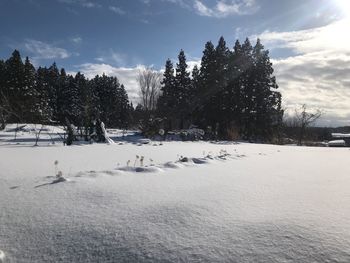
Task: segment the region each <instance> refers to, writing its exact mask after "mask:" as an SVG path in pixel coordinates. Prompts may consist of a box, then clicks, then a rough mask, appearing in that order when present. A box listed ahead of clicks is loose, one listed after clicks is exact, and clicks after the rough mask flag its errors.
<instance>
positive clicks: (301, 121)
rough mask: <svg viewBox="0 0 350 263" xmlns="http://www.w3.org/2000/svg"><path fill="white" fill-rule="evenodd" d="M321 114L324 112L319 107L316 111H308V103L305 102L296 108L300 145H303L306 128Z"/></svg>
mask: <svg viewBox="0 0 350 263" xmlns="http://www.w3.org/2000/svg"><path fill="white" fill-rule="evenodd" d="M321 116H322V112H321V110H319V109H317V110H316V111H315V112H308V111H307V106H306V104H303V105H302V106H301V108H300V109H296V110H295V124H296V126H297V127H299V137H298V145H301V142H302V140H303V138H304V136H305V131H306V129H307V128H308V127H309V126H310V125H312V124H313V123H315V122H316V121H317V120H318V119H319V118H320V117H321Z"/></svg>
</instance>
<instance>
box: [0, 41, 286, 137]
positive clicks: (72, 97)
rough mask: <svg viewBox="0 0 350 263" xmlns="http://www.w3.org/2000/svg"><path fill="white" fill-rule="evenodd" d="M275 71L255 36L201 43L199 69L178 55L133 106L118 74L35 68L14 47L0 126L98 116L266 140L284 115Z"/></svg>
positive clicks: (2, 66) (127, 124)
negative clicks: (150, 90) (145, 96)
mask: <svg viewBox="0 0 350 263" xmlns="http://www.w3.org/2000/svg"><path fill="white" fill-rule="evenodd" d="M273 72H274V70H273V66H272V63H271V61H270V57H269V51H268V50H265V48H264V46H263V45H262V43H261V41H260V40H259V39H258V40H257V41H256V43H255V44H254V45H252V44H251V42H250V40H249V39H248V38H247V39H246V40H245V41H244V42H243V43H240V41H238V40H237V41H236V42H235V43H234V45H233V47H232V48H230V47H229V46H227V44H226V42H225V40H224V38H223V37H221V38H220V39H219V41H218V43H217V45H216V46H214V44H213V43H212V42H210V41H209V42H207V43H206V44H205V48H204V50H203V56H202V59H201V63H200V66H199V67H198V66H195V67H194V68H193V70H191V71H190V70H189V67H188V65H187V61H186V55H185V52H184V51H183V50H181V51H180V52H179V55H178V61H177V63H176V65H174V63H173V62H172V61H171V60H170V59H168V60H167V61H166V63H165V69H164V73H163V75H162V76H161V77H160V78H159V92H158V93H157V94H153V95H154V96H153V97H152V98H151V99H148V100H146V101H145V100H143V99H142V95H141V96H140V101H139V104H138V105H137V106H136V107H134V105H133V104H132V103H131V102H130V100H129V98H128V94H127V91H126V90H127V89H126V87H124V85H123V84H121V83H120V82H119V80H118V78H117V77H116V76H107V75H105V74H102V76H100V75H97V76H95V77H94V78H92V79H88V78H86V77H85V76H84V74H82V73H80V72H78V73H76V74H75V75H70V74H67V73H66V71H65V69H64V68H58V67H57V65H56V63H53V64H52V65H51V66H50V67H38V68H35V67H34V66H33V65H32V63H31V61H30V59H29V58H28V57H26V58H25V59H24V61H23V59H22V57H21V55H20V52H19V51H18V50H15V51H14V52H13V53H12V55H11V57H10V58H8V59H7V60H0V121H1V126H2V128H4V127H5V125H6V123H41V124H54V125H66V124H67V122H68V123H72V124H74V125H75V126H77V127H81V128H85V130H88V127H89V126H90V124H91V123H92V122H93V121H94V120H96V119H99V120H101V121H103V122H104V123H105V125H106V127H109V128H122V129H127V128H137V127H146V126H147V125H145V123H147V122H148V123H149V122H150V120H157V121H158V122H159V123H158V124H159V126H158V125H156V127H157V128H159V127H162V129H164V130H165V132H169V131H173V130H181V129H188V128H189V127H197V128H199V129H203V130H204V131H208V132H210V133H211V134H215V137H216V138H220V139H234V138H238V137H239V138H243V139H249V140H254V141H270V140H272V139H273V137H275V136H278V134H279V132H280V129H281V126H282V118H283V110H282V107H281V103H282V97H281V94H280V93H279V92H278V85H277V81H276V79H275V77H274V75H273ZM140 74H141V73H140ZM158 74H159V73H158ZM139 80H140V79H139ZM149 100H151V104H149ZM148 127H149V126H148Z"/></svg>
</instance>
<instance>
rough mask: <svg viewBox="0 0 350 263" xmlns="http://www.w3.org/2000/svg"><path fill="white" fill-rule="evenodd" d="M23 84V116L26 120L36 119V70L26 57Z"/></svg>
mask: <svg viewBox="0 0 350 263" xmlns="http://www.w3.org/2000/svg"><path fill="white" fill-rule="evenodd" d="M23 77H24V79H23V81H24V86H23V94H22V95H23V98H24V101H23V105H22V108H23V111H24V112H23V118H24V121H27V122H36V121H38V115H39V105H38V92H37V90H36V79H37V76H36V70H35V68H34V66H33V65H32V64H31V63H30V61H29V58H28V57H26V59H25V62H24V76H23Z"/></svg>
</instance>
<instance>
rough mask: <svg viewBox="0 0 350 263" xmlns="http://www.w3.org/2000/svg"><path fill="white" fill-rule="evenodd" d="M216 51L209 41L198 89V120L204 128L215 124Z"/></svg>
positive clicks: (205, 50)
mask: <svg viewBox="0 0 350 263" xmlns="http://www.w3.org/2000/svg"><path fill="white" fill-rule="evenodd" d="M215 61H216V52H215V48H214V45H213V44H212V42H210V41H209V42H207V43H206V44H205V48H204V51H203V56H202V61H201V70H200V80H199V88H198V89H197V91H196V96H195V97H196V98H197V99H196V102H197V105H196V109H197V110H196V116H197V120H196V122H197V123H198V124H199V125H200V126H201V127H203V128H205V129H206V128H207V127H208V126H211V127H213V126H215V123H216V119H215V117H216V116H214V115H213V114H212V112H211V108H212V98H213V96H214V95H215V93H216V79H215V77H216V63H215Z"/></svg>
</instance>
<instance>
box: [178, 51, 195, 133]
mask: <svg viewBox="0 0 350 263" xmlns="http://www.w3.org/2000/svg"><path fill="white" fill-rule="evenodd" d="M178 59H179V62H178V63H177V64H176V76H175V85H176V93H175V95H176V96H177V103H176V104H177V105H176V106H177V107H176V108H177V112H178V114H177V118H178V120H179V122H180V123H179V128H180V129H183V128H184V127H185V122H186V120H187V121H191V120H190V119H191V114H192V112H189V109H190V103H191V99H192V96H193V93H192V92H193V91H192V87H191V78H190V73H189V72H188V71H187V63H186V56H185V52H184V51H183V50H181V51H180V53H179V56H178Z"/></svg>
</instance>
